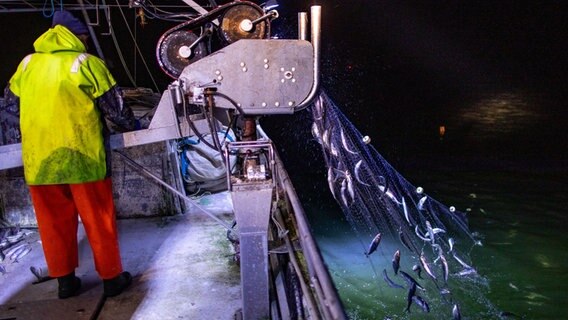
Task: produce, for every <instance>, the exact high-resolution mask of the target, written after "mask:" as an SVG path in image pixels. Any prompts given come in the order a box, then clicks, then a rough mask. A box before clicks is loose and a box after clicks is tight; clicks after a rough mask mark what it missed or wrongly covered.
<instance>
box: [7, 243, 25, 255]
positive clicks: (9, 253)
mask: <svg viewBox="0 0 568 320" xmlns="http://www.w3.org/2000/svg"><path fill="white" fill-rule="evenodd" d="M25 246H26V243H21V244H19V245H17V246H13V247H11V248H10V249H8V250H7V251H6V252H4V254H5V255H6V257H11V256H12V255H13V254H14V252H16V251H18V250H20V249H22V248H24V247H25Z"/></svg>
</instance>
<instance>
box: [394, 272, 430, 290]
mask: <svg viewBox="0 0 568 320" xmlns="http://www.w3.org/2000/svg"><path fill="white" fill-rule="evenodd" d="M398 273H399V274H400V275H401V276H402V277H403V278H404V280H405V281H406V283H407V284H408V285H410V286H412V284H415V285H416V287H417V288H418V289H420V290H422V291H426V289H424V287H422V286H421V285H420V284H419V283H418V282H417V281H416V280H414V278H413V277H412V276H411V275H409V274H408V273H406V272H404V271H402V270H399V271H398Z"/></svg>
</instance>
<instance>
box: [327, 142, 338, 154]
mask: <svg viewBox="0 0 568 320" xmlns="http://www.w3.org/2000/svg"><path fill="white" fill-rule="evenodd" d="M329 149H330V150H329V152H331V154H332V155H333V156H334V157H338V156H339V151H338V150H337V148H336V147H335V144H334V143H333V141H332V142H330V144H329Z"/></svg>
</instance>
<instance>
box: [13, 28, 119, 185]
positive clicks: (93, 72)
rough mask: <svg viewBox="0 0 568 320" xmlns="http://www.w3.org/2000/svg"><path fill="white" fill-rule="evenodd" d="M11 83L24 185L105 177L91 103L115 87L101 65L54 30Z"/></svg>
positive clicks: (101, 145)
mask: <svg viewBox="0 0 568 320" xmlns="http://www.w3.org/2000/svg"><path fill="white" fill-rule="evenodd" d="M34 48H35V53H34V54H31V55H28V56H27V57H26V58H24V60H23V61H22V62H21V63H20V65H19V66H18V69H17V71H16V73H15V74H14V76H13V77H12V78H11V79H10V90H11V91H12V92H13V93H14V94H15V95H16V96H18V97H19V99H20V129H21V132H22V158H23V163H24V174H25V178H26V182H27V184H29V185H46V184H69V183H82V182H90V181H97V180H101V179H104V178H105V176H106V175H107V172H106V171H107V167H106V153H105V147H104V138H103V123H102V121H103V118H102V116H101V113H100V111H99V110H98V109H97V107H96V103H95V99H97V98H98V97H100V96H101V95H103V94H104V93H105V92H106V91H108V90H109V89H111V88H112V87H113V86H114V85H115V84H116V81H115V80H114V78H113V77H112V75H111V74H110V72H109V71H108V69H107V68H106V66H105V65H104V62H103V61H102V60H101V59H99V58H97V57H95V56H91V55H88V54H86V53H85V52H86V48H85V46H84V45H83V43H82V42H81V41H80V40H79V39H78V38H77V37H76V36H75V35H74V34H73V33H71V31H69V30H68V29H67V28H65V27H63V26H60V25H57V26H55V27H53V28H51V29H49V30H48V31H46V32H45V33H44V34H43V35H41V36H40V37H39V38H38V39H37V40H36V41H35V42H34Z"/></svg>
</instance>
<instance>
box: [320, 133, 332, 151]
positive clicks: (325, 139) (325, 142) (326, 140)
mask: <svg viewBox="0 0 568 320" xmlns="http://www.w3.org/2000/svg"><path fill="white" fill-rule="evenodd" d="M330 135H331V130H329V129H325V130H324V131H323V134H322V137H321V140H322V142H323V146H324V147H325V148H326V149H330V145H329V137H330Z"/></svg>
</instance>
